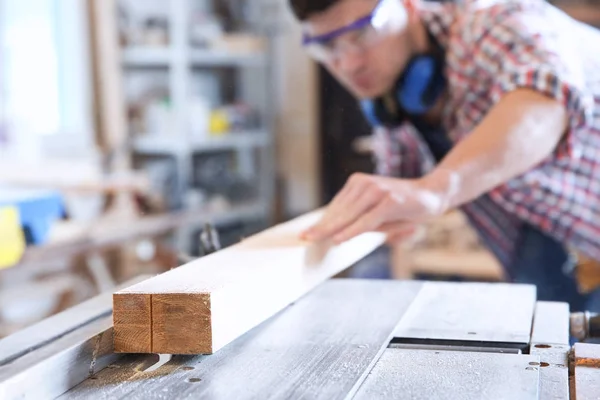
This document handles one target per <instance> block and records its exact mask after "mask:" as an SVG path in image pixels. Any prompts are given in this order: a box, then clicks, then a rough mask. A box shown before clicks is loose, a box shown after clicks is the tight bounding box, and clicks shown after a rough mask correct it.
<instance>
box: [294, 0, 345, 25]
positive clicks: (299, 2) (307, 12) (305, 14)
mask: <svg viewBox="0 0 600 400" xmlns="http://www.w3.org/2000/svg"><path fill="white" fill-rule="evenodd" d="M338 1H340V0H289V2H290V7H291V8H292V11H293V12H294V15H295V16H296V18H298V19H299V20H300V21H304V20H306V19H307V18H309V17H310V16H311V15H313V14H315V13H319V12H322V11H325V10H326V9H328V8H329V7H331V6H332V5H334V4H335V3H337V2H338Z"/></svg>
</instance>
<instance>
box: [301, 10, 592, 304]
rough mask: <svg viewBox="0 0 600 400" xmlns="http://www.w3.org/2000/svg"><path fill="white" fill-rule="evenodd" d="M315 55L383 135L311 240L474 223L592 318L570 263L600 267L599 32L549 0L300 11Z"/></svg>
mask: <svg viewBox="0 0 600 400" xmlns="http://www.w3.org/2000/svg"><path fill="white" fill-rule="evenodd" d="M290 4H291V7H292V10H293V11H294V13H295V15H296V16H297V18H298V19H299V20H301V21H302V23H303V30H304V40H303V42H304V46H305V47H306V49H307V51H308V52H309V53H310V54H311V55H313V56H314V57H315V59H316V60H317V61H319V62H321V63H322V64H323V65H324V66H325V67H326V68H327V69H328V70H329V71H330V72H331V73H332V75H333V76H335V77H336V78H337V79H338V80H339V81H340V82H341V83H342V84H343V85H344V86H345V87H346V88H347V89H348V90H349V91H350V92H351V93H352V94H353V95H354V96H355V97H356V98H357V99H358V100H359V101H360V104H361V106H362V109H363V110H364V113H365V116H366V117H367V118H368V119H369V121H370V122H371V123H372V124H373V126H374V127H375V130H374V138H375V140H376V151H375V156H376V161H377V174H376V175H368V174H356V175H354V176H352V177H351V178H350V179H349V181H348V182H347V184H346V185H345V186H344V187H343V188H342V190H341V191H340V192H339V194H338V195H337V196H336V197H335V198H334V199H333V200H332V202H331V203H330V204H329V205H328V207H327V210H326V212H325V215H324V217H323V219H322V220H321V221H320V222H319V223H318V224H316V225H315V226H313V227H312V228H311V229H309V230H308V231H307V232H305V233H304V234H303V238H304V239H306V240H320V239H324V238H330V239H332V240H334V241H335V242H341V241H344V240H347V239H350V238H352V237H354V236H356V235H358V234H360V233H363V232H366V231H382V232H385V233H387V234H388V235H389V238H390V239H391V240H396V239H399V238H402V237H404V236H405V235H407V234H408V233H409V232H411V231H412V229H413V228H414V226H415V225H416V224H419V223H421V222H424V221H427V220H429V219H432V218H435V217H437V216H440V215H442V214H444V213H445V212H447V211H448V210H450V209H452V208H456V207H459V208H460V209H462V211H464V212H465V214H466V215H467V217H468V218H469V221H470V223H471V224H472V225H473V226H474V227H475V228H476V230H477V231H478V233H479V235H480V237H481V239H482V241H483V242H484V243H485V244H486V246H487V247H488V248H489V249H490V250H491V251H492V252H493V253H494V254H495V256H496V257H497V258H498V260H499V261H500V262H501V264H502V265H503V266H504V268H505V271H506V274H507V275H508V277H509V278H510V279H511V280H512V281H513V282H523V283H533V284H536V285H537V287H538V297H539V298H540V299H542V300H555V301H568V302H569V303H570V305H571V309H572V310H580V309H583V308H587V309H589V308H590V307H591V308H595V307H597V305H593V304H589V303H587V304H586V301H587V300H588V298H587V297H586V296H584V295H581V294H580V293H579V292H578V290H577V284H576V281H575V280H574V278H573V265H574V262H573V257H571V256H570V255H571V254H572V252H571V251H570V250H571V249H573V250H574V252H576V253H578V254H582V255H585V256H586V257H588V258H589V259H593V260H600V32H598V31H596V30H594V29H593V28H590V27H588V26H585V25H583V24H581V23H578V22H576V21H575V20H573V19H571V18H569V17H568V16H567V15H566V14H564V13H562V12H561V11H559V10H558V9H556V8H554V7H553V6H551V5H549V4H548V3H546V2H544V1H542V0H522V1H519V0H480V1H477V0H475V1H473V0H467V1H460V2H455V3H426V2H420V1H419V0H290Z"/></svg>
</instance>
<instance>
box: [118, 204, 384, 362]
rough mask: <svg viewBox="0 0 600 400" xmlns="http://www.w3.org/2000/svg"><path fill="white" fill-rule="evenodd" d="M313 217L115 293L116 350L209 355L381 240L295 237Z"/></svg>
mask: <svg viewBox="0 0 600 400" xmlns="http://www.w3.org/2000/svg"><path fill="white" fill-rule="evenodd" d="M320 216H321V213H320V212H318V211H317V212H314V213H309V214H306V215H304V216H301V217H299V218H296V219H294V220H291V221H288V222H286V223H284V224H280V225H277V226H275V227H273V228H271V229H268V230H266V231H263V232H261V233H259V234H257V235H254V236H251V237H249V238H247V239H245V240H243V241H242V242H240V243H238V244H236V245H234V246H231V247H228V248H226V249H223V250H221V251H219V252H217V253H213V254H211V255H209V256H206V257H202V258H200V259H198V260H196V261H193V262H191V263H189V264H187V265H184V266H182V267H179V268H176V269H173V270H171V271H168V272H166V273H164V274H162V275H159V276H157V277H155V278H152V279H149V280H147V281H145V282H142V283H140V284H138V285H134V286H132V287H130V288H127V289H126V290H123V291H120V292H118V293H116V294H115V297H114V299H115V301H116V303H115V306H114V314H115V338H116V340H117V343H115V349H116V351H118V352H127V353H139V352H152V353H167V354H200V353H202V354H211V353H214V352H215V351H217V350H219V349H220V348H222V347H223V346H225V345H227V344H228V343H230V342H231V341H233V340H234V339H236V338H237V337H239V336H241V335H243V334H244V333H246V332H247V331H249V330H250V329H252V328H254V327H255V326H257V325H258V324H260V323H261V322H263V321H265V320H267V319H268V318H270V317H271V316H273V315H274V314H275V313H277V312H278V311H280V310H282V309H283V308H284V307H286V306H287V305H288V304H290V303H291V302H293V301H295V300H297V299H298V298H299V297H301V296H303V295H304V294H306V293H307V292H309V291H310V290H312V289H314V288H315V287H316V286H317V285H319V284H321V283H322V282H323V281H325V280H326V279H329V278H331V277H332V276H334V275H336V274H338V273H339V272H341V271H342V270H344V269H346V268H348V267H350V266H351V265H352V264H354V263H355V262H357V261H359V260H360V259H362V258H363V257H365V256H366V255H367V254H369V253H370V252H372V251H373V250H374V249H376V248H377V247H378V246H380V245H381V244H383V242H384V240H385V236H384V235H383V234H379V233H366V234H363V235H361V236H358V237H356V238H354V239H351V240H349V241H347V242H345V243H342V244H340V245H337V246H333V245H332V244H330V243H314V244H313V243H307V242H303V241H301V240H300V239H299V237H298V236H299V234H300V232H301V231H302V230H304V229H305V228H308V227H309V226H311V225H312V224H313V223H315V222H317V221H318V219H319V218H320ZM129 298H132V300H131V301H129V300H127V299H129ZM117 303H118V304H117ZM148 303H149V304H150V306H148ZM148 310H150V311H148ZM148 315H150V317H148ZM147 332H151V333H150V336H151V337H150V338H148V333H147ZM207 333H209V334H208V335H207Z"/></svg>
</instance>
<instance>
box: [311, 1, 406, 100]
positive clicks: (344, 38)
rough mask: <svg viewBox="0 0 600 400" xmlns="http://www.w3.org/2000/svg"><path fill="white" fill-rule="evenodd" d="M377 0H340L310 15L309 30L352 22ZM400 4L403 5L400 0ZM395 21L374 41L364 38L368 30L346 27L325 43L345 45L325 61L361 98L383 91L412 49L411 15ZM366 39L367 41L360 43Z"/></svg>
mask: <svg viewBox="0 0 600 400" xmlns="http://www.w3.org/2000/svg"><path fill="white" fill-rule="evenodd" d="M396 1H398V2H400V1H401V0H396ZM377 4H378V1H377V0H339V1H338V2H337V3H335V4H334V5H333V6H332V7H330V8H328V9H327V10H325V11H324V12H321V13H319V14H315V15H313V16H311V17H310V18H309V19H308V20H307V21H306V24H305V27H306V31H307V32H308V33H309V35H310V36H311V37H315V36H322V35H327V34H329V33H331V32H335V31H336V30H339V29H341V28H344V27H347V26H351V25H352V24H354V23H356V21H358V20H360V19H361V18H363V17H365V16H367V15H369V14H370V13H371V12H372V11H373V9H374V8H375V6H376V5H377ZM397 7H403V5H401V4H400V3H398V5H397ZM402 10H404V8H402ZM393 18H395V16H394V17H392V19H393ZM394 24H396V29H393V30H391V31H389V30H388V33H386V34H385V35H381V36H378V39H377V40H375V41H362V42H361V40H362V37H361V35H363V36H364V35H365V33H364V30H361V29H357V30H347V31H344V32H343V33H342V34H341V35H339V36H337V35H336V36H335V37H334V38H333V39H331V40H329V41H326V42H325V43H324V45H325V46H326V48H328V49H342V51H336V52H335V53H336V56H335V57H331V58H329V59H327V60H322V63H323V65H324V66H325V67H326V68H327V70H328V71H329V72H330V73H331V74H332V75H333V76H334V77H335V78H336V79H337V80H338V81H339V82H340V83H341V84H342V85H344V87H346V89H348V90H349V91H350V92H351V93H352V94H353V95H354V96H355V97H356V98H358V99H364V98H374V97H377V96H380V95H383V94H384V93H385V92H387V91H388V90H389V89H390V88H391V87H392V86H393V84H394V82H395V81H396V79H397V77H398V75H399V74H400V72H401V71H402V70H403V69H404V66H405V65H406V63H407V60H408V58H409V56H410V53H411V50H410V49H411V47H410V40H409V34H408V29H407V28H406V26H407V24H408V19H407V18H406V16H405V18H403V17H402V15H400V16H398V18H397V20H396V21H395V22H394ZM363 42H366V43H368V44H366V45H360V44H361V43H363Z"/></svg>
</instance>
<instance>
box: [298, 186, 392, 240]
mask: <svg viewBox="0 0 600 400" xmlns="http://www.w3.org/2000/svg"><path fill="white" fill-rule="evenodd" d="M351 186H352V187H351V188H350V189H349V190H348V191H346V192H345V195H343V196H340V197H339V198H338V202H337V203H336V204H333V203H332V204H331V205H330V206H329V207H328V208H327V211H326V213H325V215H324V217H323V219H322V220H321V221H320V222H319V223H318V224H317V225H315V226H314V227H313V228H311V229H310V230H309V231H308V232H307V234H306V235H305V237H306V238H307V239H309V240H320V239H323V238H325V237H329V236H332V235H335V234H337V233H339V232H340V231H342V230H343V229H345V228H347V227H348V226H349V225H351V224H352V223H354V222H355V221H356V220H357V219H358V218H359V217H360V216H361V215H362V214H364V213H366V212H368V211H369V209H370V208H372V207H373V206H374V205H376V204H377V203H378V202H379V201H380V200H381V198H382V197H383V196H384V195H385V192H384V190H383V189H382V188H380V187H379V186H378V185H376V184H374V183H373V182H371V181H369V180H368V179H355V180H354V181H353V183H351Z"/></svg>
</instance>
